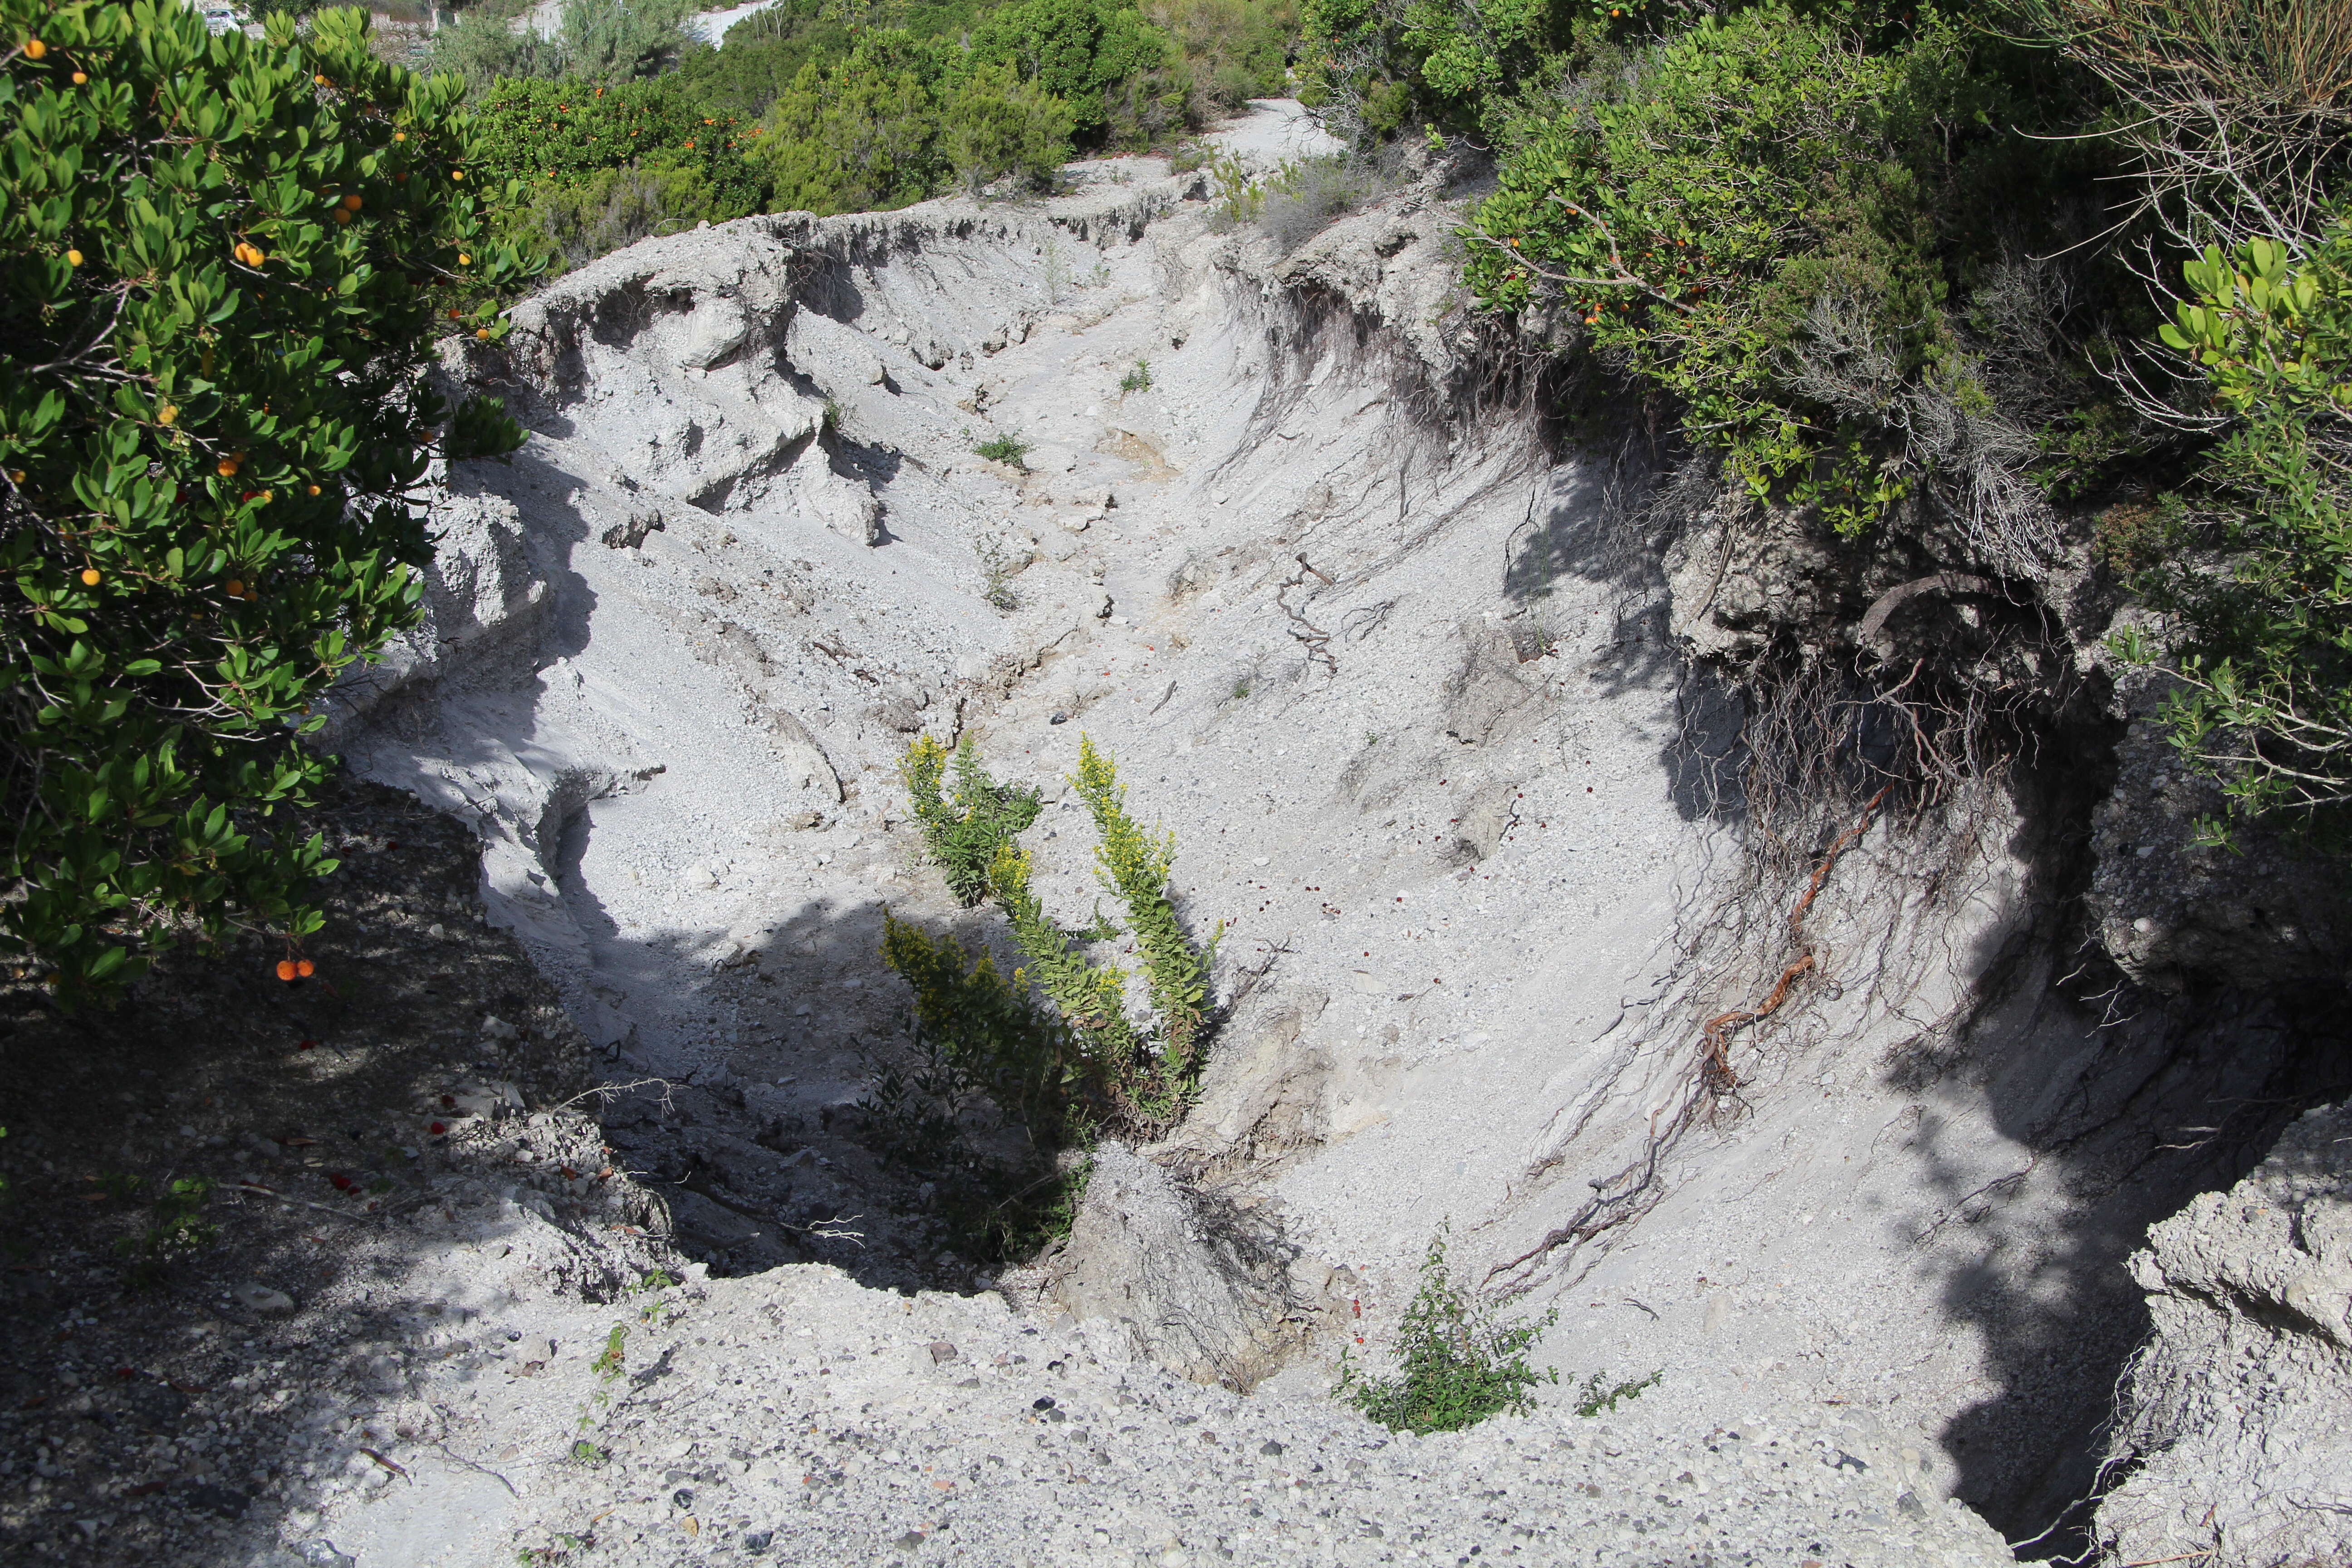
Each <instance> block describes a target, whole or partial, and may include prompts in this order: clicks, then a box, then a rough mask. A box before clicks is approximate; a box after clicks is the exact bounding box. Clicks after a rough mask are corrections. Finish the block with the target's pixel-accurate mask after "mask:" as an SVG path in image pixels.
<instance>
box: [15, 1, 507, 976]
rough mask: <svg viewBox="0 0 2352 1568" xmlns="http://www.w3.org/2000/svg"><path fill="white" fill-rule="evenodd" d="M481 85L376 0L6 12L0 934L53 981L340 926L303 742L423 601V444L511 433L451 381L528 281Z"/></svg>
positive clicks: (443, 450) (26, 4) (129, 972)
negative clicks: (390, 31)
mask: <svg viewBox="0 0 2352 1568" xmlns="http://www.w3.org/2000/svg"><path fill="white" fill-rule="evenodd" d="M462 96H463V88H462V85H461V84H460V83H459V81H458V80H457V79H456V78H454V77H449V78H438V79H425V78H421V77H418V76H415V75H413V74H412V73H410V72H408V71H406V70H404V69H402V68H399V67H397V66H394V65H389V64H386V63H384V62H383V61H381V60H379V59H377V58H374V57H373V55H372V54H371V53H370V52H369V48H368V21H367V16H366V14H365V13H364V12H361V11H355V10H338V11H322V12H320V13H317V14H316V15H315V16H312V17H311V18H310V19H309V20H308V22H307V23H304V24H301V25H299V26H298V24H297V22H296V20H295V18H294V17H293V16H289V15H283V14H280V15H273V16H270V17H269V18H268V24H267V27H266V30H265V32H264V34H263V36H262V37H258V38H249V37H246V36H245V35H243V34H241V33H236V32H230V33H226V34H224V35H222V36H220V37H211V36H208V35H207V34H206V32H205V25H204V20H203V18H202V16H200V15H199V14H198V13H197V12H195V11H193V10H190V9H188V8H186V7H184V6H183V5H179V4H177V3H176V0H131V3H129V4H121V3H116V4H89V3H79V4H66V5H53V4H50V3H48V0H0V574H5V583H4V584H0V821H5V824H6V828H5V837H0V949H5V950H6V951H7V952H9V953H11V954H12V955H13V957H14V958H15V959H16V962H17V963H20V964H24V963H31V964H34V965H37V973H43V974H46V975H48V976H50V977H52V982H53V984H56V985H57V987H58V991H59V993H60V995H61V997H63V998H64V999H66V1000H68V1001H71V1000H76V999H84V998H88V997H91V996H97V995H103V994H107V993H109V992H110V991H112V990H114V989H116V988H118V987H120V986H121V984H123V983H124V982H126V981H128V980H129V979H131V977H132V976H134V975H135V974H137V973H139V972H140V971H141V969H142V967H144V965H145V964H146V963H148V962H149V960H150V959H151V958H152V954H153V953H154V952H156V951H157V950H158V949H159V948H161V947H163V946H164V945H167V944H168V943H170V942H173V941H176V940H180V939H182V938H185V937H190V936H194V937H198V938H201V939H204V940H207V941H216V940H217V939H218V938H219V937H220V936H221V935H222V934H224V933H225V932H226V931H227V930H229V929H231V928H233V927H243V928H246V929H249V930H267V931H277V932H278V933H280V934H282V935H284V936H286V937H289V938H292V939H297V940H299V938H300V937H301V936H303V935H305V934H307V933H308V932H310V931H314V930H315V929H317V925H318V921H319V916H318V914H317V912H316V910H315V909H313V908H312V907H311V906H310V902H309V899H310V889H311V885H312V883H313V881H314V879H317V878H318V877H320V876H321V875H324V874H325V873H326V872H328V871H330V870H331V869H332V868H333V866H334V862H333V861H332V860H331V859H330V858H328V857H327V854H326V851H325V847H324V845H323V844H322V842H321V841H320V838H319V837H316V836H310V837H304V836H302V835H301V834H299V832H297V831H295V830H294V829H293V828H292V827H291V826H289V822H288V815H289V814H288V812H287V809H286V808H288V807H289V806H292V805H299V804H301V803H302V802H303V800H304V798H305V795H306V792H307V791H308V790H309V789H310V787H311V786H313V785H314V784H316V783H317V782H318V781H319V780H320V778H321V777H322V776H323V774H324V773H325V772H326V770H327V769H328V767H329V766H330V765H331V761H330V759H327V758H324V757H321V756H320V755H319V754H318V753H317V752H314V751H312V750H311V749H310V747H309V746H308V745H307V744H306V743H305V742H304V739H303V737H304V736H305V735H306V734H309V733H310V732H312V731H315V730H316V729H317V728H318V726H319V724H320V708H319V705H320V699H321V698H322V697H323V696H324V695H325V694H326V692H327V689H329V688H330V687H331V685H333V683H334V682H335V680H336V679H338V677H339V676H341V673H342V672H343V671H344V670H345V669H346V668H348V667H350V666H351V665H352V663H353V662H354V661H356V660H365V659H369V658H373V657H374V656H375V655H376V654H377V653H378V652H379V651H380V650H381V649H382V648H383V645H384V643H385V642H386V640H387V639H388V638H390V637H392V636H393V635H394V633H396V632H398V631H400V630H401V629H403V628H404V627H406V626H411V625H413V624H414V623H415V620H416V618H417V616H418V613H419V612H418V605H419V603H420V587H419V581H418V578H417V569H418V568H419V567H420V566H422V565H423V564H424V563H425V562H426V561H427V560H428V559H429V558H430V554H431V548H432V546H431V542H430V540H429V538H428V535H427V532H426V530H425V521H424V506H425V500H427V497H428V494H429V488H430V485H431V484H432V483H433V478H432V476H433V475H434V474H435V473H436V472H437V471H439V470H438V469H437V468H436V459H456V458H466V457H475V456H484V455H490V454H494V453H499V452H504V451H509V450H512V449H513V448H514V447H517V446H519V445H520V442H521V438H522V435H521V431H520V427H519V426H517V425H516V424H515V423H514V422H513V420H512V419H510V418H509V416H507V414H506V412H505V410H504V408H503V407H501V406H499V405H497V404H495V403H492V402H487V401H483V400H478V399H469V400H467V402H465V403H463V404H460V405H457V406H456V407H451V406H449V405H447V404H446V402H445V400H444V399H442V398H440V397H439V396H437V395H436V394H435V393H434V391H433V390H432V387H431V385H430V384H429V382H428V372H429V371H430V370H431V368H432V366H433V363H434V354H435V352H436V337H438V336H442V335H447V334H455V333H460V332H462V333H464V334H467V336H468V337H470V336H471V335H472V334H474V333H476V332H478V331H488V333H489V334H490V336H491V337H492V338H493V339H495V338H497V337H499V336H501V335H502V334H503V331H504V323H503V321H502V319H501V318H500V316H499V301H500V300H502V299H506V298H510V297H511V296H512V295H513V293H514V292H515V291H516V290H518V289H520V287H521V286H522V285H523V284H525V283H526V282H528V280H529V279H530V277H531V276H532V275H533V273H534V271H535V269H536V268H537V266H538V263H537V262H536V260H535V259H533V258H530V257H529V256H526V255H524V254H521V253H519V252H518V251H516V250H515V249H514V248H513V247H510V246H508V245H505V244H503V243H501V242H500V241H499V240H498V239H497V238H496V237H495V235H494V233H493V224H492V217H491V209H492V208H493V206H495V205H497V204H498V203H499V202H501V201H503V200H508V199H511V193H510V192H509V191H508V190H506V189H505V188H504V187H503V186H502V185H500V184H499V183H498V182H494V181H489V180H485V179H482V178H479V177H468V176H469V169H468V165H469V163H473V162H474V161H475V159H476V157H477V156H478V147H477V146H476V144H475V132H474V131H473V129H472V127H471V126H470V124H469V123H468V121H467V120H466V118H465V117H464V116H463V115H461V114H459V113H458V112H457V105H458V103H459V100H461V98H462ZM486 186H487V187H488V189H486V188H485V187H486ZM354 198H356V200H354ZM338 215H341V221H338ZM461 255H462V256H464V257H465V258H467V259H466V261H465V263H463V264H461V263H460V261H459V258H460V256H461ZM232 584H234V586H232Z"/></svg>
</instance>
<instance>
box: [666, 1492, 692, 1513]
mask: <svg viewBox="0 0 2352 1568" xmlns="http://www.w3.org/2000/svg"><path fill="white" fill-rule="evenodd" d="M669 1500H670V1501H672V1502H674V1503H676V1504H677V1506H678V1507H680V1508H692V1507H693V1506H694V1489H693V1488H692V1487H680V1488H678V1489H677V1490H676V1491H674V1492H672V1493H670V1494H669Z"/></svg>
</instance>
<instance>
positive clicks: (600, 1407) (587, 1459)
mask: <svg viewBox="0 0 2352 1568" xmlns="http://www.w3.org/2000/svg"><path fill="white" fill-rule="evenodd" d="M646 1278H647V1279H652V1278H654V1276H652V1275H647V1276H646ZM662 1278H663V1279H667V1275H665V1276H662ZM638 1288H639V1289H646V1287H645V1286H644V1285H643V1284H640V1286H639V1287H638ZM628 1338H629V1325H628V1324H626V1323H614V1325H613V1331H612V1332H611V1333H609V1334H607V1335H606V1336H605V1337H604V1349H603V1350H601V1351H599V1352H597V1353H596V1359H595V1360H594V1361H593V1362H591V1363H588V1364H589V1366H590V1367H591V1368H592V1369H593V1371H594V1372H595V1373H596V1388H595V1391H594V1392H593V1393H592V1394H589V1395H588V1397H587V1399H586V1400H584V1401H583V1403H582V1404H581V1406H580V1415H579V1418H578V1420H577V1421H576V1422H575V1423H574V1424H573V1426H572V1430H573V1432H575V1433H577V1434H578V1435H579V1436H578V1438H577V1440H576V1441H574V1442H573V1443H572V1458H573V1459H574V1460H576V1461H578V1462H579V1463H581V1464H583V1465H598V1464H602V1463H604V1458H605V1455H604V1449H603V1448H601V1447H598V1446H597V1445H595V1444H594V1443H592V1442H590V1441H589V1440H588V1436H587V1433H588V1429H589V1428H590V1427H591V1426H594V1425H595V1424H596V1421H597V1418H598V1417H600V1416H602V1415H604V1414H605V1413H606V1412H607V1411H609V1410H611V1409H612V1407H613V1385H614V1384H616V1383H618V1382H620V1380H621V1373H623V1372H624V1371H625V1369H626V1368H627V1365H628V1359H629V1358H628V1352H627V1350H626V1348H625V1347H626V1345H627V1343H628Z"/></svg>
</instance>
